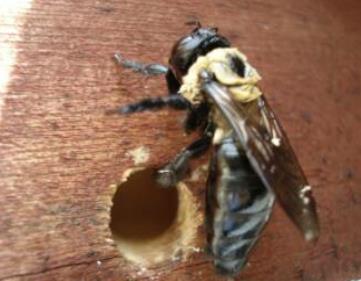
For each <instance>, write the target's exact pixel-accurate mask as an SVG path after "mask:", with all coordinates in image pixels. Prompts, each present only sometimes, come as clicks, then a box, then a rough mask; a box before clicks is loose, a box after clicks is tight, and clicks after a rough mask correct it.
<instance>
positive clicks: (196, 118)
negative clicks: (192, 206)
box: [184, 103, 209, 133]
mask: <svg viewBox="0 0 361 281" xmlns="http://www.w3.org/2000/svg"><path fill="white" fill-rule="evenodd" d="M208 114H209V105H208V104H207V103H201V104H200V105H198V106H196V107H190V110H189V111H188V114H187V117H186V120H185V122H184V130H185V131H186V132H187V133H189V132H192V131H194V130H195V129H197V128H202V127H203V128H204V126H205V125H207V123H208Z"/></svg>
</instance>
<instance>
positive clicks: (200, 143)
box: [157, 133, 212, 187]
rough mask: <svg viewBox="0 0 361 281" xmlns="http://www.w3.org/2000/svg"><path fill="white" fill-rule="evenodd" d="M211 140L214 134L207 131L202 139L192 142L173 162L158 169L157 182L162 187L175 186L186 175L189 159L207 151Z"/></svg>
mask: <svg viewBox="0 0 361 281" xmlns="http://www.w3.org/2000/svg"><path fill="white" fill-rule="evenodd" d="M211 140H212V134H209V133H205V134H204V135H203V136H202V137H201V138H200V139H198V140H196V141H194V142H193V143H191V144H190V145H189V146H188V147H186V148H185V149H184V150H183V151H181V152H180V153H179V154H178V155H176V157H175V158H174V159H173V160H172V161H171V162H169V163H168V164H167V165H165V166H164V167H163V168H161V169H159V170H158V172H157V182H158V183H159V184H160V185H161V186H162V187H172V186H175V185H176V184H177V182H179V181H180V180H181V179H182V178H184V176H185V175H186V172H187V171H188V168H189V161H190V160H191V159H194V158H197V157H199V156H201V155H202V154H203V153H205V152H206V151H207V149H208V148H209V146H210V144H211Z"/></svg>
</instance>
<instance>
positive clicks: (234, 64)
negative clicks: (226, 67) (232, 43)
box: [230, 56, 246, 77]
mask: <svg viewBox="0 0 361 281" xmlns="http://www.w3.org/2000/svg"><path fill="white" fill-rule="evenodd" d="M230 61H231V68H232V70H233V71H234V72H236V73H237V74H238V75H239V76H241V77H244V76H245V73H244V72H245V69H246V66H245V65H244V62H243V61H242V60H241V59H240V58H239V57H236V56H232V57H231V58H230Z"/></svg>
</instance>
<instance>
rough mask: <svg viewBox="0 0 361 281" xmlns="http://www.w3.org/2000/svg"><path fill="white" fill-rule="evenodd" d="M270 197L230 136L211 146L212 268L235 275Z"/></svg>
mask: <svg viewBox="0 0 361 281" xmlns="http://www.w3.org/2000/svg"><path fill="white" fill-rule="evenodd" d="M273 201H274V196H273V193H272V192H271V191H269V190H268V189H266V187H264V185H263V183H262V182H261V180H260V179H259V178H258V176H257V175H256V174H255V172H254V171H253V169H252V167H251V166H250V164H249V161H248V159H247V156H246V155H245V154H244V153H243V151H240V150H239V149H238V148H237V146H236V144H235V142H234V140H233V139H232V138H226V139H224V140H223V141H222V143H221V144H220V145H219V146H217V147H215V154H214V155H213V158H212V161H211V167H210V176H209V179H208V183H207V200H206V202H207V206H206V208H207V210H206V211H207V213H206V218H207V232H208V245H209V250H210V252H211V254H212V255H213V256H214V263H215V266H216V268H217V269H218V270H219V271H220V272H221V273H223V274H229V275H234V274H237V273H238V272H239V271H240V270H241V269H242V268H243V266H244V265H245V263H246V258H247V254H248V252H249V250H250V249H251V247H252V246H253V244H254V243H255V242H256V241H257V239H258V237H259V233H260V232H261V230H262V229H263V227H264V225H265V223H266V222H267V220H268V218H269V215H270V213H271V208H272V205H273Z"/></svg>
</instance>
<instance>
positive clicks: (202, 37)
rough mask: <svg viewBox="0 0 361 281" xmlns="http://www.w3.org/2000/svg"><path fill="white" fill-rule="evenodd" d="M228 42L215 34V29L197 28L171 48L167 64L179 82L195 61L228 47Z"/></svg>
mask: <svg viewBox="0 0 361 281" xmlns="http://www.w3.org/2000/svg"><path fill="white" fill-rule="evenodd" d="M229 46H230V43H229V41H228V40H227V39H226V38H224V37H223V36H220V35H218V34H217V29H216V28H202V27H197V28H196V29H194V30H193V31H192V32H191V34H189V35H187V36H185V37H182V38H181V39H179V40H178V41H177V42H176V43H175V45H174V46H173V49H172V53H171V57H170V60H169V64H170V66H171V68H172V70H173V72H174V74H175V76H176V78H177V80H178V81H179V82H181V81H182V77H183V76H184V75H186V74H187V72H188V69H189V68H190V67H191V65H192V64H193V63H194V62H195V61H196V60H197V58H198V57H199V56H203V55H205V54H207V53H208V52H210V51H212V50H214V49H216V48H222V47H223V48H225V47H229Z"/></svg>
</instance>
